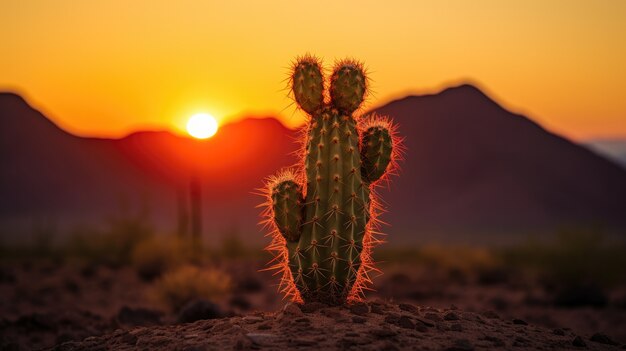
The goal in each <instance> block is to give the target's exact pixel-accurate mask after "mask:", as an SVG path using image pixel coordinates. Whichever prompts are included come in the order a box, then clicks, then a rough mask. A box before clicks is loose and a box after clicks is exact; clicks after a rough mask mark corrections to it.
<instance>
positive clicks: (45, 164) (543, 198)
mask: <svg viewBox="0 0 626 351" xmlns="http://www.w3.org/2000/svg"><path fill="white" fill-rule="evenodd" d="M375 112H377V113H379V114H386V115H389V116H391V117H393V119H394V120H395V121H396V122H398V124H399V125H400V128H399V132H400V134H401V135H402V136H403V137H405V144H406V147H407V152H406V158H405V160H404V161H403V162H402V170H401V172H400V173H401V174H400V177H395V178H394V179H393V181H392V183H391V184H390V185H389V187H388V188H385V189H382V190H381V191H382V196H383V200H385V202H386V204H387V208H388V210H389V212H388V213H386V214H385V215H384V216H383V220H384V221H385V222H388V223H391V226H390V227H388V228H386V232H387V233H389V234H390V235H389V237H388V241H389V242H390V243H392V244H394V243H395V244H400V243H406V242H422V241H437V240H447V241H457V242H458V241H465V242H470V243H473V242H474V243H477V242H481V241H482V242H484V241H486V240H489V242H496V241H503V242H506V241H510V240H519V238H521V237H522V236H521V235H520V234H527V233H547V232H550V231H554V230H556V229H558V228H560V227H562V226H570V225H571V226H577V225H598V226H601V227H603V228H606V229H607V230H609V231H613V232H619V233H623V232H624V228H626V216H624V215H623V213H625V212H626V211H625V209H626V171H625V170H624V169H622V168H620V167H618V166H616V165H615V164H613V163H612V162H610V161H608V160H606V159H604V158H602V157H601V156H598V155H597V154H595V153H593V152H591V151H589V150H588V149H586V148H584V147H581V146H579V145H577V144H574V143H572V142H570V141H568V140H566V139H564V138H562V137H559V136H557V135H554V134H552V133H550V132H548V131H546V130H544V129H543V128H541V127H540V126H539V125H537V124H536V123H534V122H532V121H531V120H529V119H528V118H526V117H523V116H520V115H516V114H513V113H511V112H508V111H506V110H505V109H503V108H502V107H500V106H499V105H498V104H497V103H495V102H494V101H492V100H491V99H489V98H488V97H487V96H485V95H484V94H483V93H482V92H481V91H480V90H478V89H476V88H475V87H473V86H469V85H462V86H459V87H455V88H450V89H446V90H444V91H442V92H440V93H438V94H434V95H423V96H409V97H406V98H404V99H400V100H396V101H393V102H390V103H389V104H386V105H384V106H381V107H379V108H377V109H376V110H375ZM296 134H297V132H296V131H293V130H291V129H288V128H286V127H284V126H283V125H282V124H281V123H280V122H278V121H277V120H276V119H274V118H256V119H255V118H249V119H244V120H242V121H240V122H236V123H232V124H228V125H225V126H223V127H222V128H221V129H220V131H219V133H218V134H217V135H216V136H215V137H213V138H211V139H208V140H206V141H198V140H193V139H189V138H185V137H181V136H177V135H174V134H171V133H169V132H138V133H134V134H131V135H129V136H127V137H124V138H121V139H96V138H81V137H77V136H74V135H71V134H68V133H66V132H65V131H63V130H62V129H60V128H58V127H57V126H56V125H55V124H53V123H52V122H51V121H50V120H49V119H47V118H46V117H45V116H43V115H42V114H41V113H40V112H38V111H37V110H35V109H33V108H32V107H31V106H29V105H28V104H27V103H26V101H24V100H23V99H22V98H21V97H19V96H17V95H15V94H9V93H5V94H0V169H1V170H2V173H1V174H0V235H1V238H2V240H8V239H14V238H16V237H18V238H21V237H24V236H27V235H28V234H29V233H32V232H33V230H34V229H36V228H39V227H41V226H42V225H44V226H51V227H55V228H56V231H57V232H58V233H60V235H62V234H63V233H66V232H68V231H71V230H72V228H76V227H79V226H83V227H88V228H97V227H98V226H103V225H106V222H107V220H110V219H111V218H115V217H118V218H119V217H124V216H131V215H133V214H135V213H147V214H148V215H149V219H150V221H151V222H152V223H153V224H154V225H155V226H156V228H157V229H158V230H159V231H161V232H166V233H167V232H170V233H171V232H174V231H175V230H176V227H177V224H176V222H177V216H178V211H179V206H180V205H181V204H185V203H186V202H187V201H188V200H187V199H185V198H184V196H183V197H181V194H186V193H187V189H188V186H189V181H190V179H191V177H197V178H198V179H201V182H202V195H203V196H202V202H203V232H204V235H205V237H206V238H207V239H208V240H209V242H212V240H215V238H216V236H220V235H223V234H224V233H229V232H232V231H233V230H238V231H239V232H240V236H241V237H245V238H246V240H247V241H248V240H249V241H251V242H255V243H263V242H264V240H265V239H264V238H263V233H262V230H261V228H260V227H259V226H258V225H257V224H256V223H257V222H258V220H259V217H258V215H259V212H260V211H259V209H258V208H255V206H256V205H257V204H258V203H260V202H261V201H262V200H263V199H262V198H261V197H260V196H258V195H256V194H255V189H257V188H260V187H261V186H262V185H263V179H264V178H265V177H266V176H268V175H271V174H273V173H274V172H276V171H277V170H278V169H280V168H282V167H285V166H289V165H292V164H293V163H294V162H295V157H294V156H293V154H292V152H293V151H295V150H296V144H295V142H294V138H295V137H296ZM181 199H182V201H181Z"/></svg>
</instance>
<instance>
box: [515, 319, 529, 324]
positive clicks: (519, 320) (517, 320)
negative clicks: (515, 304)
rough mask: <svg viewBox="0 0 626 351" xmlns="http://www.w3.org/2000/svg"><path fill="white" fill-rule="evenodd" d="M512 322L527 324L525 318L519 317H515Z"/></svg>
mask: <svg viewBox="0 0 626 351" xmlns="http://www.w3.org/2000/svg"><path fill="white" fill-rule="evenodd" d="M513 324H516V325H528V323H527V322H526V321H525V320H523V319H519V318H515V319H514V320H513Z"/></svg>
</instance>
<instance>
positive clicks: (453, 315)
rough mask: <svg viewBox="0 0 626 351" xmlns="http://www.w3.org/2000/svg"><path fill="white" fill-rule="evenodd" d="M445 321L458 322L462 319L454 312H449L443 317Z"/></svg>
mask: <svg viewBox="0 0 626 351" xmlns="http://www.w3.org/2000/svg"><path fill="white" fill-rule="evenodd" d="M443 319H444V320H447V321H458V320H459V319H461V318H459V315H458V314H456V313H454V312H448V313H446V314H445V315H444V316H443Z"/></svg>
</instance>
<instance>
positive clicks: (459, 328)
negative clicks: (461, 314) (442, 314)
mask: <svg viewBox="0 0 626 351" xmlns="http://www.w3.org/2000/svg"><path fill="white" fill-rule="evenodd" d="M450 330H451V331H455V332H460V331H463V326H461V324H460V323H454V324H452V325H450Z"/></svg>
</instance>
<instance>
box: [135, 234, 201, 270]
mask: <svg viewBox="0 0 626 351" xmlns="http://www.w3.org/2000/svg"><path fill="white" fill-rule="evenodd" d="M191 257H192V248H191V246H190V244H189V243H186V242H183V241H182V240H180V239H178V238H171V237H166V238H157V237H152V238H149V239H147V240H144V241H142V242H140V243H138V244H137V245H136V246H135V248H134V250H133V253H132V257H131V261H132V264H133V266H134V267H135V269H136V270H137V274H138V275H139V277H141V278H142V279H144V280H152V279H155V278H157V277H159V276H161V275H162V274H163V273H164V272H165V271H167V270H171V269H173V268H176V267H177V266H180V265H181V264H183V263H185V262H189V261H190V259H191Z"/></svg>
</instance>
